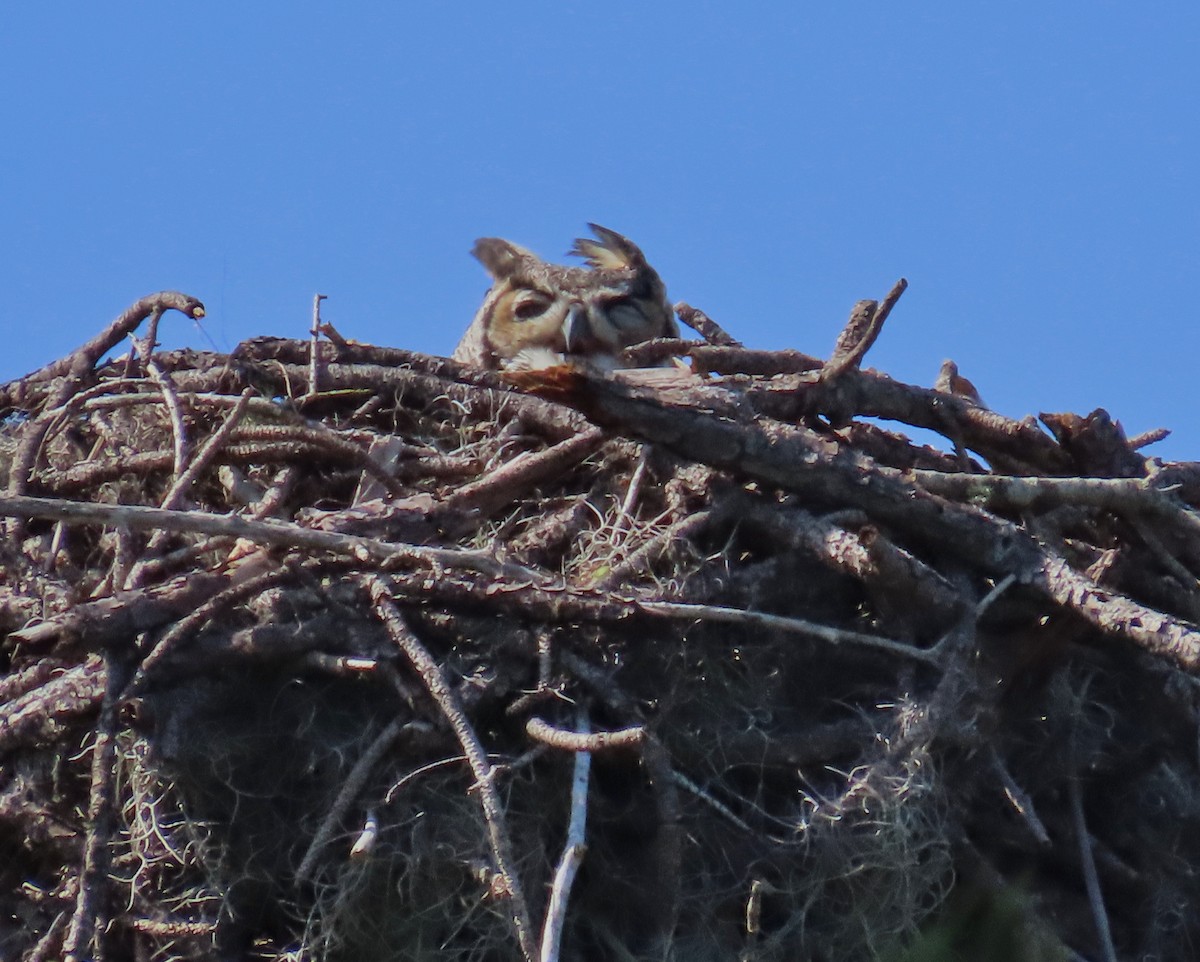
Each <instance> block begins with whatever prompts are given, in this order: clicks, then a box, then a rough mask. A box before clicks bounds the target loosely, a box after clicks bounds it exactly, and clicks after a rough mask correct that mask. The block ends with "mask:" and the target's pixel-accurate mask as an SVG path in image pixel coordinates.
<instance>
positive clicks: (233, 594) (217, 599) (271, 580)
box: [125, 565, 296, 698]
mask: <svg viewBox="0 0 1200 962" xmlns="http://www.w3.org/2000/svg"><path fill="white" fill-rule="evenodd" d="M294 578H296V571H295V570H294V567H292V566H288V565H284V566H283V567H282V568H279V569H275V570H272V571H268V572H266V573H264V574H261V575H258V576H257V577H254V578H250V579H248V580H246V581H243V582H241V583H239V584H234V585H231V586H230V587H228V588H226V589H225V590H224V591H222V592H220V593H219V594H217V595H214V596H213V597H212V598H209V599H208V600H207V601H205V602H204V603H203V604H201V605H199V606H198V607H197V608H196V609H195V610H194V611H192V612H191V613H190V614H188V615H187V616H186V617H185V618H182V619H180V620H179V621H177V622H176V623H175V624H174V625H172V626H171V628H170V630H169V631H167V632H166V633H165V634H164V635H163V636H162V637H161V638H159V639H158V641H157V642H156V643H155V645H154V647H153V648H152V649H151V650H150V651H149V653H148V654H146V656H145V657H144V658H143V659H142V663H141V665H139V666H138V669H137V671H136V672H135V673H134V675H133V680H132V681H130V683H129V690H128V691H127V692H126V693H125V697H126V698H132V697H133V696H134V695H137V694H140V693H141V692H142V691H143V690H145V688H146V685H147V684H148V683H149V682H148V679H150V678H152V677H153V675H154V672H155V670H156V669H157V668H158V666H159V665H160V664H161V663H162V662H163V660H164V659H165V658H166V657H167V656H168V655H171V654H173V653H174V650H175V649H176V648H178V647H179V645H180V644H181V643H182V642H183V641H184V640H186V639H187V638H189V637H190V636H191V635H192V634H193V633H194V632H197V631H199V630H200V629H201V628H203V627H204V626H205V625H208V624H211V623H212V622H213V621H214V620H215V617H216V615H218V614H221V613H223V612H226V611H228V610H229V609H230V608H232V607H233V606H234V605H237V604H240V603H241V602H242V601H245V600H246V599H248V598H254V597H257V596H258V595H260V594H262V593H263V592H264V591H266V590H267V589H268V588H273V587H275V586H277V585H280V584H283V583H284V582H287V581H291V580H293V579H294Z"/></svg>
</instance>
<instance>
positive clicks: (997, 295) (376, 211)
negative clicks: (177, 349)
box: [0, 0, 1200, 459]
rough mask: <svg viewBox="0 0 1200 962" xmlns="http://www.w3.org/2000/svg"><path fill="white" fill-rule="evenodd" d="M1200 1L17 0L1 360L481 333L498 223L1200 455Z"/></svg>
mask: <svg viewBox="0 0 1200 962" xmlns="http://www.w3.org/2000/svg"><path fill="white" fill-rule="evenodd" d="M1198 49H1200V6H1198V5H1196V4H1195V3H1194V2H1192V3H1185V2H1162V3H1156V2H1148V3H1144V4H1133V3H1129V2H1123V3H1117V2H1104V0H1094V2H1088V3H1083V2H1059V3H1048V4H1047V3H1040V4H1034V3H1027V2H1010V3H1004V4H1000V3H991V4H983V3H972V2H961V0H960V2H955V3H950V2H930V3H916V4H896V3H877V2H859V3H854V4H829V3H825V4H802V3H754V2H748V3H743V4H741V5H738V6H737V7H736V9H735V7H734V5H732V4H729V3H708V2H692V3H686V4H685V3H678V2H664V3H658V4H620V3H606V4H599V3H588V4H579V3H568V2H556V3H532V2H530V3H523V2H516V0H513V2H509V3H505V4H483V3H479V4H474V3H456V4H421V5H417V4H402V3H398V2H396V3H353V2H351V3H342V4H337V5H334V4H317V3H309V2H304V0H298V2H292V3H280V2H260V3H245V2H242V3H238V4H233V3H228V2H222V0H216V2H207V3H204V4H188V5H184V4H174V3H165V2H160V3H154V4H151V3H114V4H91V3H88V4H85V3H69V2H68V3H56V4H42V5H35V4H21V5H15V6H10V7H9V9H7V10H6V11H5V12H4V13H2V14H0V82H2V83H3V89H4V92H5V93H4V96H3V97H2V98H0V130H2V131H3V138H2V140H0V209H2V211H3V217H2V220H0V225H2V227H3V229H2V231H0V281H2V283H3V298H2V300H0V379H8V378H10V377H15V376H17V375H19V374H21V373H24V372H25V371H28V370H30V369H33V368H35V367H37V366H39V365H40V364H43V363H45V362H46V361H49V360H51V359H53V358H55V357H58V356H59V355H61V354H63V353H65V352H66V351H68V350H69V349H70V348H72V347H74V346H75V345H77V344H78V343H80V342H82V341H83V340H85V339H86V338H87V337H89V336H90V335H92V334H93V333H95V332H96V331H98V330H99V329H100V328H101V327H102V326H103V325H104V324H106V323H107V322H108V321H109V320H110V319H111V318H112V317H113V316H115V315H116V314H117V313H119V312H120V311H121V310H122V309H123V308H124V307H125V306H126V305H127V304H128V303H130V302H132V301H133V300H135V299H136V298H138V297H139V296H141V295H143V294H146V293H149V292H151V291H155V290H159V289H162V288H177V289H180V290H183V291H185V292H187V293H190V294H193V295H195V296H197V297H200V298H201V299H202V300H203V301H204V302H205V304H206V305H207V307H208V311H209V316H208V318H207V319H206V321H205V323H204V329H203V330H202V331H201V330H198V329H196V328H195V327H194V326H193V325H192V324H191V323H190V322H188V321H186V320H184V319H183V318H182V317H180V316H178V315H174V316H172V318H171V320H170V321H169V323H168V325H166V330H165V331H164V332H163V334H164V337H163V339H164V341H166V342H167V343H168V345H170V346H179V345H183V344H188V345H192V346H195V347H200V348H207V347H211V346H213V345H214V344H215V345H216V346H218V347H219V348H221V349H228V348H231V347H232V346H233V345H234V344H236V343H237V342H238V341H239V340H241V339H243V338H247V337H252V336H255V335H260V334H276V335H291V336H303V335H304V333H305V330H306V326H307V323H308V317H309V312H310V308H311V301H312V295H313V294H314V293H317V292H320V293H323V294H327V295H328V296H329V300H328V301H327V302H326V305H325V308H324V314H325V316H326V318H327V319H329V320H330V321H332V322H333V323H334V324H335V325H336V326H337V327H338V328H339V329H340V330H341V331H342V332H343V334H345V335H346V336H348V337H353V338H356V339H359V340H364V341H372V342H375V343H380V344H388V345H393V346H398V347H406V348H412V349H416V350H421V351H429V352H435V353H448V352H449V351H450V350H452V348H453V346H454V344H455V342H456V340H457V338H458V335H459V334H460V333H461V331H462V330H463V329H464V328H465V327H466V325H467V323H468V322H469V320H470V318H471V316H472V314H473V312H474V310H475V307H476V306H477V304H478V302H479V300H480V299H481V297H482V295H483V292H484V290H485V289H486V286H487V280H486V277H485V275H484V273H483V271H482V269H481V268H480V266H479V265H478V264H477V263H476V262H475V261H474V260H473V259H472V258H471V257H470V256H469V255H468V253H467V252H468V250H469V249H470V246H471V243H472V241H473V240H474V238H476V237H478V236H482V235H499V236H504V237H508V238H510V239H512V240H515V241H517V242H519V243H522V244H524V245H526V246H528V247H531V248H533V249H534V250H536V251H538V252H539V253H542V254H543V255H545V256H548V257H559V256H560V255H562V254H563V252H564V251H565V250H566V248H567V247H568V245H569V243H570V241H571V239H572V238H574V237H575V236H576V235H578V234H580V233H581V232H583V230H584V225H585V222H587V221H597V222H599V223H601V224H605V225H607V226H610V227H613V228H615V229H617V230H619V231H621V232H623V233H626V234H628V235H629V236H631V237H632V238H633V239H634V240H635V241H637V242H638V243H639V244H640V245H641V246H642V247H643V248H644V249H645V251H646V252H647V255H648V256H649V258H650V260H651V262H652V263H653V264H655V266H656V267H657V268H658V269H659V272H660V273H661V274H662V275H663V277H664V279H665V280H666V282H667V285H668V289H669V292H670V294H671V296H672V297H673V298H674V299H686V300H688V301H690V302H691V303H693V304H695V305H696V306H699V307H702V308H704V309H705V310H706V311H708V312H709V313H710V314H711V315H713V316H714V317H715V318H717V319H718V320H719V321H721V322H722V323H723V324H724V325H725V326H726V327H727V328H728V329H729V330H730V331H731V332H732V333H734V334H735V335H736V336H739V337H740V338H742V339H743V340H744V341H745V342H747V343H748V344H750V345H752V346H756V347H768V348H775V347H796V348H799V349H801V350H804V351H808V352H810V353H817V354H823V355H824V354H827V353H828V352H829V350H830V348H831V347H832V344H833V341H834V338H835V337H836V335H837V332H838V329H839V328H840V326H841V324H842V322H843V320H844V319H845V317H846V315H847V313H848V311H849V309H850V307H851V306H852V305H853V303H854V302H855V301H856V300H858V299H860V298H864V297H882V295H883V294H884V293H886V291H887V290H888V288H889V287H890V286H891V284H892V283H893V282H894V281H895V280H896V278H898V277H900V276H905V277H907V278H908V280H909V282H910V285H911V286H910V288H909V291H908V292H907V293H906V294H905V295H904V297H903V299H902V300H901V302H900V304H899V306H898V307H897V308H896V310H895V312H894V313H893V314H892V318H891V320H890V321H889V324H888V327H887V328H886V329H885V332H884V335H883V337H882V339H881V340H880V342H879V343H878V344H877V345H876V347H875V348H874V349H873V351H872V353H871V354H870V355H868V358H867V363H868V364H869V365H872V366H875V367H877V368H879V369H881V370H884V371H886V372H888V373H889V374H891V375H893V376H894V377H897V378H901V379H904V380H910V381H915V382H918V383H924V384H930V383H932V380H933V378H934V377H935V375H936V373H937V370H938V366H939V364H940V362H941V360H942V358H944V357H952V358H954V359H955V360H957V361H958V363H959V366H960V368H961V369H962V371H963V373H964V374H966V375H967V376H968V377H970V378H971V379H972V380H973V381H975V383H976V384H977V386H978V387H979V389H980V391H981V393H982V394H983V396H984V398H985V399H986V400H987V401H988V403H989V404H990V405H991V406H992V407H993V408H995V409H996V410H999V411H1001V412H1003V413H1005V414H1010V415H1014V416H1022V415H1025V414H1028V413H1037V412H1038V411H1039V410H1050V411H1064V410H1074V411H1078V412H1080V413H1086V412H1088V411H1090V410H1091V409H1092V408H1094V407H1098V406H1102V407H1105V408H1107V409H1108V410H1109V411H1110V413H1112V414H1113V416H1114V417H1117V418H1118V419H1120V420H1121V421H1122V422H1123V423H1124V425H1125V427H1126V429H1127V430H1128V431H1129V432H1130V433H1136V432H1140V431H1143V430H1146V429H1149V428H1153V427H1157V426H1160V425H1161V426H1165V427H1169V428H1172V429H1173V430H1174V432H1175V433H1174V435H1173V436H1172V437H1171V438H1170V439H1169V440H1167V441H1166V442H1163V443H1161V444H1159V445H1156V446H1155V447H1154V448H1151V449H1149V450H1150V451H1151V452H1153V453H1156V454H1158V455H1160V456H1162V457H1164V458H1174V459H1200V420H1198V419H1197V418H1196V416H1195V388H1194V386H1193V383H1194V379H1195V376H1196V368H1197V357H1198V355H1200V333H1198V331H1200V325H1198V324H1197V322H1196V321H1195V320H1194V319H1193V318H1192V317H1191V316H1190V315H1191V314H1192V312H1193V310H1194V308H1189V307H1188V306H1187V305H1188V304H1189V303H1191V301H1192V299H1193V298H1194V296H1195V292H1196V289H1197V286H1198V281H1200V276H1198V275H1200V270H1198V268H1200V237H1198V227H1200V177H1198V176H1197V157H1198V156H1200V110H1198V109H1197V108H1198V107H1200V57H1197V50H1198Z"/></svg>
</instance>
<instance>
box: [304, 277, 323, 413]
mask: <svg viewBox="0 0 1200 962" xmlns="http://www.w3.org/2000/svg"><path fill="white" fill-rule="evenodd" d="M325 298H326V295H325V294H314V295H313V306H312V326H311V327H310V328H309V329H308V333H309V341H308V395H309V397H312V396H313V395H315V394H319V393H320V391H321V301H323V300H325Z"/></svg>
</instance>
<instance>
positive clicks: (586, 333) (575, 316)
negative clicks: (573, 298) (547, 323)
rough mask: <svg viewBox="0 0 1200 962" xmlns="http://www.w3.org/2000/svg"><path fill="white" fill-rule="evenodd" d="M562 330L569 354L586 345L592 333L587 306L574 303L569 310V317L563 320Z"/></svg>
mask: <svg viewBox="0 0 1200 962" xmlns="http://www.w3.org/2000/svg"><path fill="white" fill-rule="evenodd" d="M562 332H563V340H564V341H566V344H567V353H568V354H574V353H576V352H578V351H579V350H580V348H583V347H585V346H586V342H587V341H588V340H589V338H590V336H591V333H592V329H591V326H590V325H589V324H588V319H587V308H586V307H584V306H583V305H582V304H572V305H571V309H570V310H569V311H568V312H567V319H566V320H565V321H563V326H562Z"/></svg>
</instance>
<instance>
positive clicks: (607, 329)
mask: <svg viewBox="0 0 1200 962" xmlns="http://www.w3.org/2000/svg"><path fill="white" fill-rule="evenodd" d="M588 227H590V228H591V229H592V233H594V234H595V235H596V238H597V239H596V240H591V239H589V238H583V237H581V238H578V239H577V240H576V241H575V244H574V246H573V247H572V248H571V250H570V251H569V253H571V254H574V255H578V256H580V257H582V258H584V259H585V260H586V261H587V263H588V264H589V265H590V266H589V267H561V266H559V265H557V264H547V263H546V262H545V261H543V260H542V259H541V258H540V257H538V256H537V255H536V254H534V253H531V252H530V251H527V250H525V248H523V247H518V246H517V245H516V244H513V243H511V242H509V241H506V240H501V239H500V238H499V237H483V238H480V239H479V240H477V241H476V242H475V247H474V248H473V249H472V251H471V253H472V254H474V255H475V256H476V257H477V258H479V260H480V262H481V263H482V264H483V266H484V267H486V268H487V271H488V273H489V274H491V275H492V280H493V283H492V289H491V290H490V291H488V293H487V296H486V297H485V298H484V299H483V305H482V306H481V307H480V308H479V312H478V313H477V314H476V315H475V319H474V320H473V321H472V322H471V326H470V327H469V328H467V333H466V334H464V335H463V338H462V340H461V341H459V343H458V347H456V348H455V349H454V358H455V360H458V361H465V362H466V363H468V364H475V365H478V366H479V367H484V368H491V369H501V368H503V369H511V370H530V369H536V368H542V367H552V366H554V365H556V364H564V363H575V364H580V365H581V366H585V367H589V368H592V369H598V370H605V371H610V370H613V369H614V368H617V367H620V363H619V361H618V359H617V355H618V354H620V352H621V350H622V349H623V348H626V347H629V345H631V344H638V343H640V342H641V341H648V340H650V339H651V338H654V337H678V336H679V327H678V325H677V324H676V323H675V315H674V313H673V312H672V310H671V305H670V303H669V302H668V301H667V292H666V288H665V287H664V286H663V282H662V280H660V279H659V276H658V274H657V273H655V270H654V268H653V267H651V266H650V265H649V264H647V263H646V257H645V255H644V254H643V253H642V252H641V249H640V248H638V246H637V245H636V244H634V243H633V241H631V240H629V238H627V237H622V236H621V235H620V234H618V233H617V232H616V231H612V230H609V229H608V228H607V227H600V226H599V225H597V224H589V225H588Z"/></svg>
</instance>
